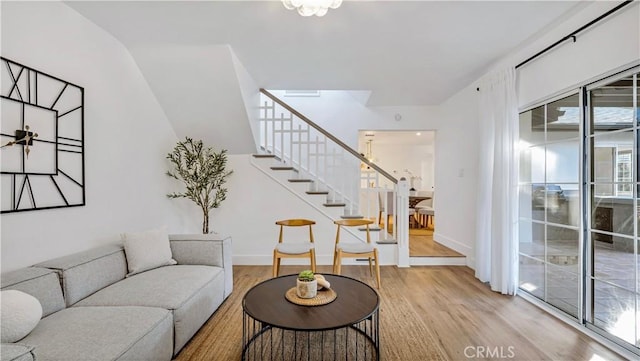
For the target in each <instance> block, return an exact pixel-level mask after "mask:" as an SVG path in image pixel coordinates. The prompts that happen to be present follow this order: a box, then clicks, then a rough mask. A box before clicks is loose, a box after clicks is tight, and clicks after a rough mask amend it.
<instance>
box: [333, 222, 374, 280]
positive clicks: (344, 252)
mask: <svg viewBox="0 0 640 361" xmlns="http://www.w3.org/2000/svg"><path fill="white" fill-rule="evenodd" d="M333 223H334V224H336V225H337V226H338V229H337V231H336V246H335V250H334V253H333V273H335V274H340V272H341V268H342V259H343V258H367V259H368V260H369V274H371V276H373V265H372V263H371V262H372V261H375V263H376V280H377V284H378V288H380V261H379V258H378V249H377V248H376V247H374V246H373V244H371V234H370V233H369V225H370V224H372V223H373V221H372V220H369V219H341V220H338V221H334V222H333ZM360 226H366V232H367V243H362V242H357V243H345V242H342V243H341V242H340V228H341V227H360Z"/></svg>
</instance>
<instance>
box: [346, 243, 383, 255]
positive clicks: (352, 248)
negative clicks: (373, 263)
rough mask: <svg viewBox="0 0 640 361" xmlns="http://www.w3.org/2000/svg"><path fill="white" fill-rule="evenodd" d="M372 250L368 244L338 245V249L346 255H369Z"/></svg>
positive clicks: (371, 246)
mask: <svg viewBox="0 0 640 361" xmlns="http://www.w3.org/2000/svg"><path fill="white" fill-rule="evenodd" d="M373 248H374V247H373V245H372V244H370V243H338V249H341V250H342V252H347V253H369V252H373Z"/></svg>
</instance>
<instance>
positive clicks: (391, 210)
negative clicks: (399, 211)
mask: <svg viewBox="0 0 640 361" xmlns="http://www.w3.org/2000/svg"><path fill="white" fill-rule="evenodd" d="M394 198H395V197H394V194H393V192H387V214H388V215H394V214H395V208H394V207H393V201H394Z"/></svg>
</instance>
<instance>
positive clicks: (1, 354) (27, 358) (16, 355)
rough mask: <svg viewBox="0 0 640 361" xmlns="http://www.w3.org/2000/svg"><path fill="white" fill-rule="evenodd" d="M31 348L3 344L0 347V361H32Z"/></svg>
mask: <svg viewBox="0 0 640 361" xmlns="http://www.w3.org/2000/svg"><path fill="white" fill-rule="evenodd" d="M33 349H34V347H33V346H29V345H25V344H19V343H3V344H1V345H0V360H1V361H33V360H35V359H36V356H35V355H34V354H33Z"/></svg>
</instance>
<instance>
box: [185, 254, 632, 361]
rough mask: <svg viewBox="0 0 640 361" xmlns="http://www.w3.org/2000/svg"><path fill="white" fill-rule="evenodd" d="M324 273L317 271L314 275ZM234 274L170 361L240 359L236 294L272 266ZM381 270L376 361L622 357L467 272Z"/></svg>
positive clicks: (354, 272)
mask: <svg viewBox="0 0 640 361" xmlns="http://www.w3.org/2000/svg"><path fill="white" fill-rule="evenodd" d="M282 269H283V272H282V274H287V273H289V274H290V273H297V272H299V271H300V270H301V268H300V267H296V266H283V267H282ZM329 269H330V267H329V266H319V267H318V272H328V271H329ZM233 270H234V291H233V293H232V294H231V296H230V297H229V299H227V300H226V301H225V303H224V304H223V305H222V306H221V307H220V308H219V309H218V311H217V312H216V313H215V314H214V315H213V316H212V317H211V318H210V319H209V321H208V322H207V323H206V324H205V325H204V326H203V327H202V328H201V329H200V331H199V332H198V333H197V334H196V335H195V336H194V337H193V338H192V340H191V341H190V342H189V343H188V344H187V346H186V347H185V348H184V349H183V350H182V351H181V353H180V354H178V356H177V357H176V360H177V361H187V360H190V361H200V360H201V361H205V360H206V361H217V360H221V361H226V360H240V356H241V343H242V297H243V296H244V294H245V292H246V291H247V290H248V289H249V288H251V287H252V286H253V285H255V284H256V283H258V282H261V281H263V280H265V279H268V278H269V277H270V274H271V267H270V266H234V267H233ZM381 273H382V289H380V290H379V293H380V298H381V303H380V318H381V321H380V331H381V341H380V342H381V359H382V360H389V361H396V360H398V361H413V360H416V361H420V360H469V359H473V360H488V359H500V357H499V356H500V355H498V357H495V358H483V357H474V358H468V357H466V356H465V348H467V354H469V353H471V352H472V351H473V350H474V348H468V347H478V346H484V347H490V348H494V349H495V348H496V347H497V348H502V350H503V351H502V356H509V355H510V354H509V350H510V349H509V347H513V348H512V349H511V350H512V351H513V357H512V358H509V360H563V361H565V360H566V361H570V360H576V361H588V360H623V358H621V357H620V356H618V355H617V354H616V353H614V352H612V351H610V350H609V349H607V348H605V347H604V346H602V345H601V344H599V343H597V342H596V341H593V340H591V339H590V338H588V337H587V336H585V335H583V334H582V333H580V332H578V331H576V330H575V329H573V328H572V327H571V326H569V325H566V324H564V323H563V322H561V321H559V320H557V319H556V318H554V317H553V316H551V315H549V314H547V313H546V312H544V311H542V310H540V309H539V308H537V307H535V306H534V305H532V304H530V303H528V302H527V301H525V300H524V299H522V298H520V297H509V296H503V295H500V294H497V293H495V292H492V291H491V290H490V289H489V288H488V287H487V286H486V285H484V284H482V283H480V282H479V281H478V280H476V279H475V277H474V276H473V271H472V270H471V269H469V268H467V267H447V266H438V267H433V266H432V267H411V268H397V267H395V266H386V267H381ZM343 274H344V275H346V276H350V277H354V278H357V279H360V280H362V281H364V282H367V283H368V284H369V285H371V286H374V280H373V279H372V278H371V277H370V276H369V270H368V267H366V266H344V267H343ZM374 287H375V286H374ZM283 301H284V298H283ZM477 349H478V348H475V350H477ZM502 359H503V360H504V359H505V358H502Z"/></svg>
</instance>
